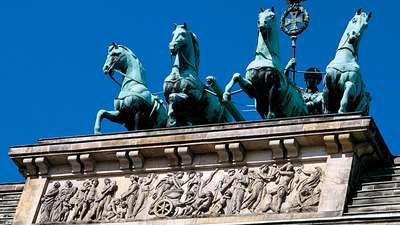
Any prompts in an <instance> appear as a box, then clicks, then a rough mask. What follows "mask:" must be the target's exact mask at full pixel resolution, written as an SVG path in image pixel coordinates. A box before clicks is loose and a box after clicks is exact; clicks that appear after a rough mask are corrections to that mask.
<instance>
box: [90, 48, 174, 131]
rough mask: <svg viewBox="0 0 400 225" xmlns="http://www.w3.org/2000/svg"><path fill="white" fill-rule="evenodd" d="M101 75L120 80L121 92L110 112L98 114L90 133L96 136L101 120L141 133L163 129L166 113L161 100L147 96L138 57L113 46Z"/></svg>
mask: <svg viewBox="0 0 400 225" xmlns="http://www.w3.org/2000/svg"><path fill="white" fill-rule="evenodd" d="M103 71H104V73H105V74H107V75H109V76H110V77H111V78H112V79H114V78H113V77H112V76H113V72H114V71H118V72H120V73H121V75H122V76H123V80H122V84H120V86H121V91H120V93H119V94H118V97H117V98H116V99H115V100H114V111H106V110H103V109H102V110H99V112H98V113H97V117H96V123H95V126H94V132H95V133H96V134H99V133H100V130H101V121H102V119H103V118H106V119H109V120H110V121H112V122H115V123H119V124H124V126H125V127H126V129H128V130H129V131H131V130H141V129H151V128H162V127H165V126H166V122H167V113H166V109H165V108H164V106H163V102H162V100H161V99H160V98H159V97H158V96H155V95H153V94H151V93H150V91H149V89H148V88H147V84H146V72H145V70H144V68H143V66H142V64H141V63H140V61H139V59H138V57H137V56H136V55H135V54H134V53H133V52H132V51H131V50H130V49H129V48H127V47H125V46H123V45H117V44H115V43H113V44H112V45H111V46H110V47H109V48H108V55H107V59H106V62H105V63H104V67H103Z"/></svg>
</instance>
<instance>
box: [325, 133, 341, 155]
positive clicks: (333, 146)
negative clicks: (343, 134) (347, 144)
mask: <svg viewBox="0 0 400 225" xmlns="http://www.w3.org/2000/svg"><path fill="white" fill-rule="evenodd" d="M324 142H325V148H326V152H327V153H328V154H335V153H338V152H339V142H338V140H337V136H336V135H325V136H324Z"/></svg>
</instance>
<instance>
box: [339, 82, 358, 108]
mask: <svg viewBox="0 0 400 225" xmlns="http://www.w3.org/2000/svg"><path fill="white" fill-rule="evenodd" d="M355 94H356V86H355V85H354V83H353V82H351V81H346V82H345V83H344V92H343V97H342V100H341V101H340V108H339V111H338V113H345V112H347V106H348V104H349V101H350V100H352V99H353V98H354V97H355Z"/></svg>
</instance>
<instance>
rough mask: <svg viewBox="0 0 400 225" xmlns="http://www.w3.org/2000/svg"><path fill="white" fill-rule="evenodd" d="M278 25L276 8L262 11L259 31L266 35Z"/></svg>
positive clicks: (259, 15)
mask: <svg viewBox="0 0 400 225" xmlns="http://www.w3.org/2000/svg"><path fill="white" fill-rule="evenodd" d="M274 25H276V17H275V8H274V7H272V8H271V9H263V8H261V9H260V13H259V14H258V29H259V30H260V31H261V32H262V33H264V32H266V31H268V30H270V29H272V28H273V27H274Z"/></svg>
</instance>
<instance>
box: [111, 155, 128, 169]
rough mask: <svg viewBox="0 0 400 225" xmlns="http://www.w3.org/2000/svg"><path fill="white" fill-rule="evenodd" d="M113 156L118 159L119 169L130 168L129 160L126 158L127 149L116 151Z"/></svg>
mask: <svg viewBox="0 0 400 225" xmlns="http://www.w3.org/2000/svg"><path fill="white" fill-rule="evenodd" d="M115 156H116V157H117V159H118V162H119V168H120V169H121V170H129V169H130V167H131V166H130V165H131V162H130V160H129V158H128V151H121V152H116V153H115Z"/></svg>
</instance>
